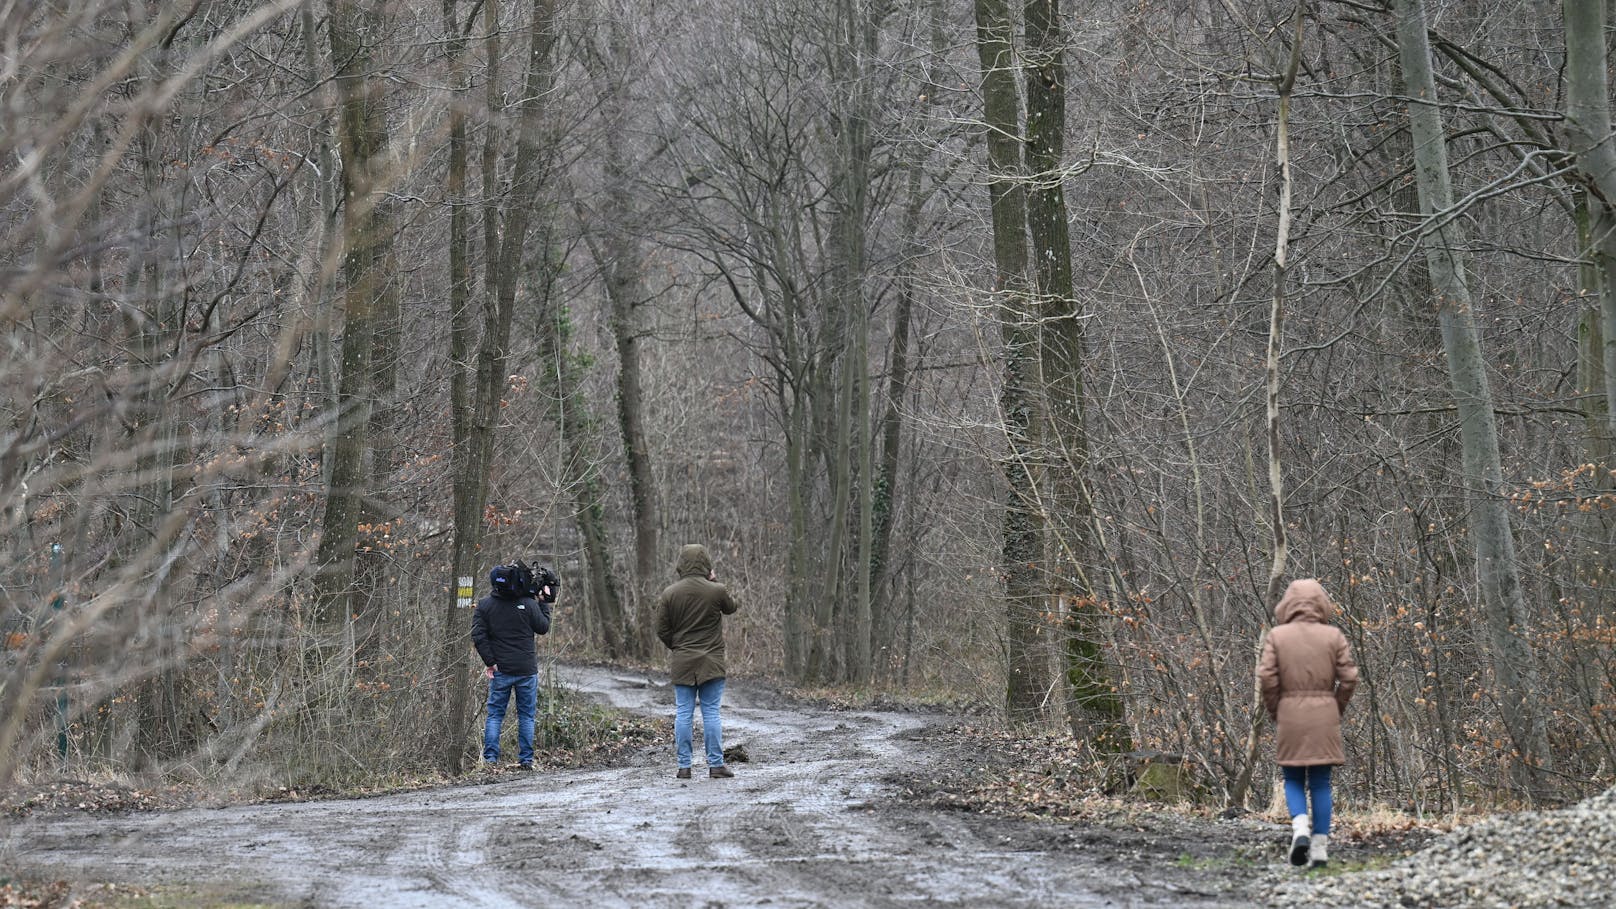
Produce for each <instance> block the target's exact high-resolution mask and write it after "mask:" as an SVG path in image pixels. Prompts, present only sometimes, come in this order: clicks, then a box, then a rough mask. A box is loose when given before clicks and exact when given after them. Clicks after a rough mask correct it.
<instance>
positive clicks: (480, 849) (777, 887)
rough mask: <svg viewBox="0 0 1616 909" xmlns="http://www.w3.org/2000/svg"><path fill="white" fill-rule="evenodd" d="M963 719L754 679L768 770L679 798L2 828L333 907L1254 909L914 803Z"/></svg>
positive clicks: (563, 782)
mask: <svg viewBox="0 0 1616 909" xmlns="http://www.w3.org/2000/svg"><path fill="white" fill-rule="evenodd" d="M558 672H559V673H560V674H561V675H562V676H563V678H564V679H565V680H566V681H568V682H569V683H571V684H573V685H575V686H576V687H578V688H579V689H580V690H582V691H585V692H587V693H589V694H591V695H592V696H595V697H597V698H599V699H600V700H602V701H605V702H607V703H611V704H613V705H614V706H618V707H623V708H628V709H634V710H643V711H648V712H653V713H659V714H666V713H668V712H671V710H672V694H671V691H669V690H668V689H667V688H666V687H665V686H659V685H655V684H651V683H647V682H644V681H641V680H635V679H627V678H623V677H621V676H620V675H618V674H614V673H613V672H612V671H610V670H606V669H595V668H586V667H563V668H559V669H558ZM941 721H943V720H942V718H937V717H926V716H921V715H916V714H904V713H884V712H830V711H824V710H816V709H810V708H802V707H795V706H782V705H781V704H779V703H776V702H774V701H772V700H771V697H770V696H769V695H767V694H766V693H764V692H759V691H753V690H751V689H748V688H747V687H746V686H745V684H744V683H736V682H732V683H731V686H730V688H729V689H728V691H727V692H726V704H725V710H724V733H725V740H726V742H727V743H729V744H732V745H733V744H744V745H745V746H746V750H747V752H748V754H749V756H750V758H751V760H750V761H749V762H747V763H744V764H739V765H737V766H736V767H735V770H736V773H737V776H736V778H735V779H732V780H711V779H708V778H706V775H705V773H704V772H703V768H701V767H700V766H699V765H698V766H697V768H696V772H695V774H694V778H693V779H692V780H689V781H680V780H675V779H674V778H673V769H674V767H673V760H672V745H671V743H669V745H668V747H667V748H666V749H662V750H659V751H657V752H656V753H651V752H647V753H644V754H641V755H639V756H638V757H637V758H635V759H633V760H632V761H631V762H630V764H629V765H628V766H621V767H613V768H606V769H596V770H585V771H569V772H561V773H540V774H536V775H534V776H530V777H520V778H517V779H514V780H509V781H502V782H498V783H493V784H489V785H462V786H454V787H447V788H442V789H436V790H430V791H426V792H414V793H404V794H398V795H391V796H382V797H377V798H368V799H357V800H340V801H324V802H307V803H300V804H293V805H287V804H269V805H252V806H243V807H235V808H222V809H189V810H184V811H174V812H161V813H149V814H131V815H124V816H113V817H104V816H85V815H58V816H54V817H30V818H26V819H23V820H21V821H19V822H16V823H13V824H12V825H11V826H10V827H9V828H8V829H5V830H4V831H3V832H0V861H3V862H4V864H5V866H6V867H9V868H13V869H16V870H20V871H27V872H32V873H35V874H40V875H44V876H49V877H57V878H60V877H70V878H78V879H88V880H124V881H130V882H134V883H147V884H163V883H172V884H180V885H185V886H206V887H208V888H210V890H209V892H218V893H222V894H228V895H231V896H234V897H236V898H243V899H253V900H257V901H268V902H277V903H280V904H287V905H307V906H333V907H349V906H354V907H358V906H365V907H373V906H385V907H421V909H446V907H461V906H470V907H487V909H506V907H529V906H587V907H590V909H611V907H663V906H666V907H681V909H682V907H691V906H700V907H728V906H737V907H738V906H770V907H787V909H789V907H808V906H913V905H934V904H942V905H947V904H953V905H972V906H979V905H980V906H1044V905H1060V906H1076V907H1085V906H1091V907H1100V906H1139V907H1145V906H1197V905H1199V906H1219V905H1229V906H1232V905H1238V904H1239V903H1236V902H1233V901H1224V902H1218V901H1216V900H1212V899H1203V898H1199V897H1195V896H1194V895H1193V894H1191V893H1189V892H1186V891H1185V890H1184V889H1183V888H1181V887H1178V886H1175V885H1174V884H1173V883H1172V882H1171V881H1166V880H1164V881H1161V882H1147V881H1141V880H1140V878H1139V876H1138V875H1137V874H1136V873H1135V871H1134V870H1131V869H1130V868H1129V867H1127V866H1119V865H1117V864H1115V863H1114V862H1112V861H1109V859H1110V858H1111V857H1110V856H1107V855H1105V854H1103V852H1100V853H1097V852H1094V851H1092V850H1085V849H1084V848H1083V847H1081V846H1077V847H1074V846H1073V845H1072V842H1073V837H1071V836H1069V835H1065V836H1056V835H1054V831H1055V830H1057V829H1058V828H1055V827H1053V826H1052V825H1047V824H1046V825H1040V824H1038V823H1036V822H1027V821H1014V820H1004V819H993V818H980V817H976V816H973V815H966V814H962V813H959V812H946V811H940V810H935V809H927V808H920V807H910V806H906V805H903V804H902V803H901V802H900V801H899V800H898V799H896V798H895V795H896V792H895V790H894V788H893V787H892V786H891V784H890V783H888V782H886V780H888V779H890V778H892V777H893V775H894V774H897V773H901V772H904V771H920V770H923V769H925V768H926V767H927V766H929V765H928V763H927V762H928V761H930V760H933V758H932V757H931V756H930V755H928V754H927V753H926V751H925V749H924V748H923V747H922V746H920V745H917V744H916V743H915V742H914V741H913V737H914V735H915V734H916V733H917V732H919V731H921V730H924V729H925V728H927V727H929V726H931V725H933V724H936V723H938V722H941ZM698 722H699V719H698ZM698 742H699V735H698ZM1168 860H1169V861H1170V859H1168Z"/></svg>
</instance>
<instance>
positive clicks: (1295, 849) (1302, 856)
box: [1291, 836, 1310, 868]
mask: <svg viewBox="0 0 1616 909" xmlns="http://www.w3.org/2000/svg"><path fill="white" fill-rule="evenodd" d="M1309 845H1310V843H1309V842H1308V838H1307V837H1305V836H1299V837H1297V838H1295V839H1293V840H1291V864H1292V865H1295V866H1296V867H1298V868H1300V867H1302V866H1303V865H1306V864H1307V849H1308V846H1309Z"/></svg>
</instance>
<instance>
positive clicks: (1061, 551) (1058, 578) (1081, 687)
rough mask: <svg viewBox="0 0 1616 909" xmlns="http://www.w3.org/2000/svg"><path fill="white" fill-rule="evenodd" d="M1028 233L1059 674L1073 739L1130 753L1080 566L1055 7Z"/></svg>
mask: <svg viewBox="0 0 1616 909" xmlns="http://www.w3.org/2000/svg"><path fill="white" fill-rule="evenodd" d="M1022 17H1023V27H1024V28H1025V29H1026V34H1027V42H1026V43H1027V47H1026V51H1025V54H1024V64H1023V65H1024V66H1025V69H1026V85H1027V131H1026V152H1025V155H1026V161H1027V174H1028V179H1029V181H1030V186H1031V189H1030V190H1029V191H1028V193H1027V228H1028V231H1027V232H1028V236H1029V237H1030V239H1031V241H1032V259H1033V263H1034V274H1035V275H1036V278H1037V294H1038V297H1037V299H1038V322H1039V325H1040V333H1039V338H1038V360H1039V370H1040V372H1041V374H1042V375H1041V381H1040V383H1039V384H1040V385H1041V386H1042V391H1043V394H1044V397H1045V401H1046V404H1045V407H1044V412H1045V420H1046V423H1045V437H1046V447H1047V448H1048V450H1049V456H1048V458H1047V463H1048V464H1049V465H1050V469H1051V472H1052V476H1051V480H1052V483H1051V496H1052V497H1051V501H1050V511H1051V512H1052V514H1053V515H1054V516H1055V517H1054V518H1053V524H1054V526H1055V528H1056V531H1055V534H1054V536H1053V539H1052V540H1051V543H1052V545H1051V546H1050V553H1051V561H1050V570H1049V572H1048V584H1049V590H1048V595H1049V596H1050V597H1051V598H1052V608H1051V610H1050V612H1051V613H1052V614H1054V615H1059V616H1061V617H1062V619H1063V629H1062V630H1063V632H1064V635H1065V639H1064V641H1063V642H1062V651H1063V672H1064V678H1065V682H1066V704H1067V720H1068V722H1069V723H1070V725H1071V727H1072V733H1073V734H1074V735H1076V736H1077V737H1078V738H1080V739H1083V740H1084V741H1087V742H1089V743H1091V744H1092V745H1093V746H1094V747H1095V748H1096V749H1098V750H1100V751H1107V752H1115V751H1126V750H1129V749H1131V747H1132V746H1131V745H1130V744H1129V743H1130V742H1131V740H1132V736H1131V735H1130V734H1129V733H1128V729H1127V723H1126V717H1125V716H1124V713H1123V703H1122V696H1121V693H1120V692H1119V691H1118V688H1117V685H1116V682H1115V681H1114V680H1113V678H1112V676H1113V672H1112V670H1111V668H1110V666H1109V662H1108V660H1107V659H1106V656H1105V643H1104V636H1103V632H1102V628H1101V619H1100V605H1099V591H1098V590H1097V589H1096V588H1095V585H1094V584H1092V583H1091V582H1090V580H1089V573H1088V570H1087V566H1088V565H1089V564H1090V562H1091V560H1093V559H1096V558H1103V557H1104V553H1103V552H1101V550H1100V547H1099V546H1098V545H1097V544H1096V541H1095V539H1094V532H1093V508H1092V506H1091V504H1090V500H1089V494H1088V489H1087V483H1088V462H1089V440H1088V427H1087V425H1086V423H1085V419H1084V413H1083V408H1084V402H1083V357H1084V347H1085V344H1084V336H1083V313H1082V312H1081V310H1080V307H1079V305H1078V302H1077V295H1076V292H1075V289H1074V288H1073V286H1072V250H1071V238H1070V235H1069V231H1068V229H1067V223H1066V218H1067V213H1066V191H1065V188H1064V185H1063V171H1062V166H1061V165H1062V161H1061V158H1062V154H1063V152H1064V149H1065V137H1066V60H1065V58H1066V48H1065V41H1066V38H1065V32H1064V31H1063V29H1062V26H1061V16H1060V3H1059V0H1028V2H1027V3H1026V4H1025V5H1024V7H1023V10H1022Z"/></svg>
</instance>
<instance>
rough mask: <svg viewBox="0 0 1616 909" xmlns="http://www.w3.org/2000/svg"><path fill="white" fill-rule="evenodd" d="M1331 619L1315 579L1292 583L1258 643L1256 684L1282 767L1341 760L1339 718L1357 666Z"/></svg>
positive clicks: (1326, 598) (1331, 612)
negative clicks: (1269, 628) (1271, 625)
mask: <svg viewBox="0 0 1616 909" xmlns="http://www.w3.org/2000/svg"><path fill="white" fill-rule="evenodd" d="M1333 618H1335V604H1334V603H1332V602H1331V601H1330V597H1329V595H1328V594H1326V593H1325V592H1324V587H1323V586H1322V585H1320V584H1319V582H1318V581H1315V580H1313V579H1312V578H1303V579H1301V580H1297V581H1292V582H1291V585H1290V587H1288V588H1287V589H1286V590H1285V595H1284V596H1283V597H1280V599H1279V605H1277V606H1275V607H1274V628H1273V630H1272V631H1270V632H1268V636H1267V637H1265V638H1264V639H1263V647H1262V658H1261V659H1260V660H1259V661H1258V663H1257V682H1258V684H1259V685H1260V686H1261V688H1262V700H1263V706H1264V707H1265V708H1267V710H1268V716H1269V717H1270V718H1272V719H1273V720H1274V721H1275V723H1276V724H1277V729H1276V731H1275V733H1274V753H1275V757H1276V758H1277V759H1278V761H1279V764H1280V766H1282V767H1313V766H1317V765H1319V764H1342V763H1345V762H1346V759H1347V758H1346V749H1345V748H1344V747H1343V745H1342V742H1341V715H1342V714H1343V713H1345V712H1346V710H1347V702H1348V701H1350V700H1352V692H1353V689H1355V688H1357V687H1358V664H1357V663H1356V662H1354V661H1353V659H1352V648H1351V646H1349V645H1348V644H1347V636H1346V635H1344V634H1342V633H1341V629H1339V628H1337V627H1335V626H1334V625H1331V624H1329V623H1330V620H1331V619H1333Z"/></svg>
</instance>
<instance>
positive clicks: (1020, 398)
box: [975, 0, 1051, 722]
mask: <svg viewBox="0 0 1616 909" xmlns="http://www.w3.org/2000/svg"><path fill="white" fill-rule="evenodd" d="M975 11H976V53H977V59H978V61H979V62H980V65H981V67H982V118H983V121H984V123H985V125H986V128H987V149H988V200H989V207H990V213H991V216H992V220H993V264H994V273H995V278H994V292H995V295H996V296H997V297H998V309H999V325H1000V333H1001V336H1002V340H1003V343H1004V384H1003V387H1002V388H1001V389H1000V392H999V410H1000V416H1001V419H1003V420H1004V431H1005V436H1006V440H1007V442H1008V446H1009V451H1008V452H1007V453H1006V455H1005V457H1004V460H1003V463H1002V470H1003V472H1004V478H1005V483H1006V486H1007V489H1008V492H1007V493H1006V498H1005V508H1004V531H1003V534H1004V538H1003V542H1002V546H1003V553H1002V563H1003V564H1002V568H1001V570H1002V571H1003V572H1004V586H1005V591H1004V593H1005V675H1006V688H1005V708H1006V710H1007V711H1008V713H1009V715H1010V717H1011V719H1012V720H1015V721H1018V722H1025V721H1028V720H1033V719H1036V718H1038V717H1040V716H1042V715H1043V714H1044V711H1045V708H1046V699H1047V696H1048V692H1049V690H1050V687H1051V680H1050V672H1049V658H1048V655H1047V652H1046V651H1047V648H1046V646H1045V644H1044V641H1043V633H1042V632H1043V627H1044V621H1043V618H1042V612H1043V599H1044V584H1043V571H1042V567H1043V565H1044V517H1043V511H1042V505H1041V503H1040V502H1039V496H1038V477H1039V475H1040V473H1041V472H1040V470H1039V468H1038V466H1037V463H1036V458H1037V454H1036V449H1037V445H1038V443H1039V440H1040V436H1041V433H1042V425H1041V419H1040V416H1039V406H1038V392H1037V385H1036V381H1037V379H1036V375H1035V371H1036V363H1037V361H1036V357H1037V343H1038V341H1037V337H1036V322H1035V321H1034V313H1033V312H1032V311H1031V301H1030V299H1029V297H1030V291H1031V287H1030V282H1029V280H1028V275H1027V203H1026V190H1025V187H1024V186H1023V184H1022V182H1021V179H1020V171H1021V149H1020V141H1021V140H1020V137H1021V125H1020V114H1021V105H1020V102H1019V100H1018V98H1017V96H1016V73H1017V69H1016V58H1015V47H1014V44H1013V42H1012V35H1014V30H1013V26H1012V24H1011V21H1010V11H1009V5H1008V2H1007V0H976V3H975Z"/></svg>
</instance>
